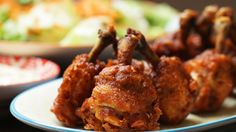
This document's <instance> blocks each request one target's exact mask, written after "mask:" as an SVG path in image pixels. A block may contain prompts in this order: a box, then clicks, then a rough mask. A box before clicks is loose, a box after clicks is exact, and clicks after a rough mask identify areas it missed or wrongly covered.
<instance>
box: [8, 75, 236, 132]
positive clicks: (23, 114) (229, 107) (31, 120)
mask: <svg viewBox="0 0 236 132" xmlns="http://www.w3.org/2000/svg"><path fill="white" fill-rule="evenodd" d="M61 82H62V79H58V80H55V81H52V82H49V83H46V84H43V85H40V86H37V87H35V88H32V89H30V90H28V91H26V92H24V93H22V94H20V95H18V96H17V97H16V98H15V99H14V100H13V101H12V103H11V106H10V111H11V113H12V114H13V116H15V117H16V118H17V119H18V120H20V121H22V122H24V123H26V124H28V125H31V126H33V127H37V128H39V129H43V130H48V131H70V132H79V131H85V130H83V129H81V128H68V127H65V126H63V125H62V124H61V123H60V122H59V121H58V120H57V118H56V117H55V116H54V114H53V113H52V112H50V108H51V107H52V104H53V101H54V99H55V97H56V95H57V90H58V87H59V86H60V84H61ZM235 109H236V100H235V99H233V98H228V99H227V100H226V101H225V102H224V104H223V106H222V108H221V109H220V111H218V112H215V113H209V114H202V115H194V114H190V115H189V116H188V117H187V119H186V120H185V121H184V122H183V123H181V124H180V125H176V126H162V125H161V129H162V131H165V132H166V131H172V132H176V131H199V130H207V129H210V128H214V127H217V126H222V125H225V124H228V123H232V122H235V121H236V110H235Z"/></svg>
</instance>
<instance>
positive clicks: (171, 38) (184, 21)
mask: <svg viewBox="0 0 236 132" xmlns="http://www.w3.org/2000/svg"><path fill="white" fill-rule="evenodd" d="M197 16H198V15H197V13H196V12H195V11H193V10H189V9H187V10H184V12H183V13H181V15H180V29H179V30H178V31H176V32H175V33H174V34H170V35H167V36H164V37H163V38H160V39H159V38H158V39H157V40H156V41H155V42H154V44H152V45H151V49H152V50H153V51H154V52H155V53H156V54H157V55H159V56H161V55H166V56H178V57H180V58H181V59H184V60H185V59H188V58H191V57H192V56H195V54H198V53H199V52H200V51H199V50H200V46H199V44H198V43H196V42H192V41H196V40H197V39H195V38H196V37H195V36H192V37H191V40H188V39H189V37H190V33H191V31H192V29H193V27H194V26H195V21H196V18H197ZM198 41H199V40H198Z"/></svg>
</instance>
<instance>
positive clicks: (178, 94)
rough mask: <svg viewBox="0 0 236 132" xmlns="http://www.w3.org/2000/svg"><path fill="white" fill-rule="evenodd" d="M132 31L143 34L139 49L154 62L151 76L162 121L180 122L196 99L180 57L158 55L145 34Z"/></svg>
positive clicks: (167, 122)
mask: <svg viewBox="0 0 236 132" xmlns="http://www.w3.org/2000/svg"><path fill="white" fill-rule="evenodd" d="M129 32H130V33H134V34H137V35H140V36H141V40H140V42H139V46H138V48H137V50H139V52H141V53H142V54H143V55H144V56H145V57H146V58H147V60H148V61H149V62H150V63H151V64H152V66H151V67H150V68H151V69H152V70H149V71H151V73H148V75H151V78H152V80H153V83H154V85H155V87H156V90H157V92H158V95H159V97H160V101H159V102H160V103H159V104H160V109H161V111H162V115H161V118H160V121H161V123H164V124H178V123H180V122H181V121H183V120H184V119H185V118H186V117H187V115H188V114H189V113H190V112H191V110H192V107H193V102H194V100H195V93H196V91H195V90H194V89H190V77H189V76H188V74H187V73H186V72H185V69H184V65H183V63H182V61H181V60H180V59H179V58H178V57H166V56H162V57H160V58H159V57H158V56H157V55H155V53H153V52H152V51H151V49H150V48H149V46H148V44H147V42H146V40H145V38H144V36H143V35H142V34H141V33H140V32H138V31H135V30H132V29H130V31H129Z"/></svg>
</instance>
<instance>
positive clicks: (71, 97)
mask: <svg viewBox="0 0 236 132" xmlns="http://www.w3.org/2000/svg"><path fill="white" fill-rule="evenodd" d="M98 34H99V41H98V43H97V44H96V45H95V46H94V47H93V49H92V50H91V52H90V53H89V54H88V55H87V54H82V55H78V56H77V57H76V58H75V59H74V60H73V62H72V64H71V65H70V66H69V67H68V68H67V69H66V71H65V73H64V75H63V82H62V84H61V86H60V88H59V91H58V95H57V97H56V99H55V101H54V104H53V108H52V109H51V111H52V112H53V113H54V114H55V115H56V117H57V118H58V119H59V120H60V121H61V122H63V123H64V124H65V125H67V126H76V125H78V124H80V123H81V121H82V120H81V119H80V117H78V116H76V115H75V110H76V109H77V108H78V107H80V106H81V105H82V103H83V102H84V100H85V99H86V98H88V97H90V95H91V93H92V89H93V88H94V85H95V84H94V76H95V75H97V74H98V73H99V72H100V71H101V70H102V69H103V68H104V63H103V62H101V61H98V60H96V58H97V57H98V55H99V54H100V52H101V51H102V50H103V49H104V48H105V47H107V46H108V45H109V44H111V43H116V33H115V30H114V28H113V27H109V29H108V30H107V31H102V30H99V33H98Z"/></svg>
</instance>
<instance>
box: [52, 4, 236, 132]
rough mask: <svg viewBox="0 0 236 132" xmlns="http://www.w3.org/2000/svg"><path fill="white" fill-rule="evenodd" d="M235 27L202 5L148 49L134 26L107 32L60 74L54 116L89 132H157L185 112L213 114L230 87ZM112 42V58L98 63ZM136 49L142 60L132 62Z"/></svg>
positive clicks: (221, 12) (228, 17) (224, 13)
mask: <svg viewBox="0 0 236 132" xmlns="http://www.w3.org/2000/svg"><path fill="white" fill-rule="evenodd" d="M103 11H104V10H100V9H98V12H103ZM103 13H105V12H103ZM91 14H93V12H88V13H87V14H86V13H85V14H83V15H84V16H89V15H91ZM108 14H109V15H110V17H112V18H113V17H117V16H115V15H113V13H112V12H110V13H108ZM211 24H213V25H212V26H211ZM234 26H235V24H234V22H233V15H232V10H231V8H228V7H221V8H219V7H218V6H208V7H206V8H205V9H204V11H203V12H202V14H200V15H198V13H197V12H196V11H194V10H190V9H188V10H185V11H184V12H183V13H182V14H181V17H180V28H179V29H178V31H176V32H175V33H174V34H168V35H167V36H164V37H163V38H162V39H160V40H157V41H156V42H155V43H154V45H148V43H147V41H146V39H145V37H144V35H143V34H142V33H141V32H140V31H138V30H134V29H132V28H128V30H127V32H126V35H125V36H124V37H121V38H119V39H116V34H115V30H114V28H112V27H110V28H109V29H108V30H107V31H106V32H100V37H99V40H100V41H99V42H100V43H98V44H97V45H95V46H94V48H93V50H92V51H91V52H90V54H89V55H78V56H79V57H77V58H76V59H75V60H74V61H73V62H72V64H71V65H70V66H69V67H68V69H67V70H66V71H65V73H64V76H63V83H62V85H61V87H60V88H59V94H58V96H57V98H56V100H55V102H54V106H53V109H52V111H53V112H54V114H56V116H57V118H58V119H59V120H60V121H61V122H63V123H64V124H65V125H68V126H81V125H82V126H83V127H84V129H88V130H95V131H138V130H139V131H140V130H141V131H144V130H158V129H160V127H161V125H162V124H168V125H173V124H179V123H181V121H183V120H184V119H185V118H186V117H187V116H188V114H189V113H190V112H195V113H204V112H212V111H217V110H219V109H220V108H221V106H222V103H223V102H224V100H225V99H226V98H227V97H228V96H229V95H230V93H231V92H232V89H233V86H234V85H235V84H234V82H233V81H234V79H235V75H233V74H234V73H235V72H236V70H235V66H236V61H235V60H236V59H235V58H236V57H235V56H236V53H235V51H236V48H235V44H234V41H235V40H234V38H232V37H233V36H234V34H233V32H235V31H234V30H235V28H234ZM106 35H108V36H106ZM105 36H106V37H105ZM103 37H105V38H106V39H105V38H103ZM110 44H112V45H113V49H114V52H115V56H116V57H117V59H110V60H108V62H107V63H105V62H102V61H99V60H97V61H96V58H97V56H98V54H99V53H100V52H101V50H102V49H103V48H105V47H106V46H108V45H110ZM135 50H137V51H138V52H139V53H141V55H142V56H143V57H144V58H145V59H144V60H143V59H141V58H140V59H139V60H138V59H134V57H133V53H134V51H135ZM153 50H154V51H153ZM166 55H167V56H166ZM168 55H169V56H168ZM91 56H92V57H91ZM159 56H160V57H159ZM181 59H182V60H181ZM78 61H79V62H78ZM85 64H86V66H84V65H85ZM78 65H83V66H84V67H78ZM88 65H90V66H88ZM74 66H76V68H74ZM91 66H92V67H91ZM89 68H91V69H92V70H93V72H90V71H91V69H89ZM85 70H86V72H84V71H85ZM82 72H83V73H82ZM87 72H88V76H85V73H87ZM86 75H87V74H86ZM71 76H73V79H72V78H71ZM85 79H86V80H85ZM235 80H236V79H235ZM68 84H69V85H68ZM81 90H83V91H81ZM56 111H58V112H56Z"/></svg>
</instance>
